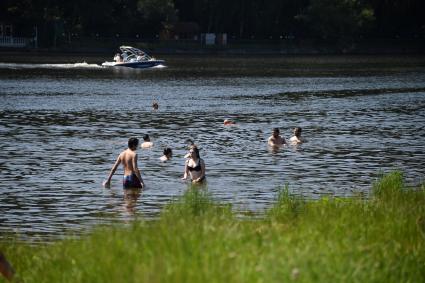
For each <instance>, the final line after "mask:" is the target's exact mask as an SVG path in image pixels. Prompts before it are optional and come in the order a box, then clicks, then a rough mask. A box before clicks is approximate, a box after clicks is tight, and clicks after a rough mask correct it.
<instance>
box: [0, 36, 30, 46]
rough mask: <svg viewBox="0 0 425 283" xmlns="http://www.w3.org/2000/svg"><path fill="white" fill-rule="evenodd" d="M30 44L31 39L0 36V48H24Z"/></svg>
mask: <svg viewBox="0 0 425 283" xmlns="http://www.w3.org/2000/svg"><path fill="white" fill-rule="evenodd" d="M31 42H33V38H31V37H13V36H0V47H25V46H27V45H29V44H30V43H31Z"/></svg>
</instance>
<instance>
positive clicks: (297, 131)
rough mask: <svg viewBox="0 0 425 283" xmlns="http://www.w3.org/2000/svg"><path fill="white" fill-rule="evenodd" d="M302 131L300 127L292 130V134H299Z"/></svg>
mask: <svg viewBox="0 0 425 283" xmlns="http://www.w3.org/2000/svg"><path fill="white" fill-rule="evenodd" d="M301 131H302V129H301V128H300V127H296V128H294V134H296V135H297V134H301Z"/></svg>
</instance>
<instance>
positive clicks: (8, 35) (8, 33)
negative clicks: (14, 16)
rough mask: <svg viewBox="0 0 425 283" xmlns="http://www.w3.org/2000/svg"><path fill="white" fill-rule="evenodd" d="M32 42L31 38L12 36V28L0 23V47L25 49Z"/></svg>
mask: <svg viewBox="0 0 425 283" xmlns="http://www.w3.org/2000/svg"><path fill="white" fill-rule="evenodd" d="M32 42H33V38H29V37H16V36H14V27H13V25H12V24H9V23H2V22H0V47H25V46H28V45H29V44H31V43H32Z"/></svg>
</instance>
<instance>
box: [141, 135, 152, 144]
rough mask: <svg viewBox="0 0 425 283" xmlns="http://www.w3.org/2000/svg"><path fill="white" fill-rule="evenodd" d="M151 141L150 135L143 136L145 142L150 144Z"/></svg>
mask: <svg viewBox="0 0 425 283" xmlns="http://www.w3.org/2000/svg"><path fill="white" fill-rule="evenodd" d="M150 140H151V139H150V138H149V135H148V134H146V135H144V136H143V141H145V142H148V141H150Z"/></svg>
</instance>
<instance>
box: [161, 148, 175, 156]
mask: <svg viewBox="0 0 425 283" xmlns="http://www.w3.org/2000/svg"><path fill="white" fill-rule="evenodd" d="M163 153H164V155H165V156H168V155H170V154H173V151H172V150H171V148H169V147H166V148H164V151H163Z"/></svg>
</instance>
